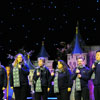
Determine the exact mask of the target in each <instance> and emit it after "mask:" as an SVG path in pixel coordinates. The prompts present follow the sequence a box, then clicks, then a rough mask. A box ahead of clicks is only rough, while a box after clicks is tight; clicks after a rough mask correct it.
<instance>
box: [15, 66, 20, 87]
mask: <svg viewBox="0 0 100 100" xmlns="http://www.w3.org/2000/svg"><path fill="white" fill-rule="evenodd" d="M13 84H14V87H20V78H19V68H18V65H17V66H16V67H14V68H13Z"/></svg>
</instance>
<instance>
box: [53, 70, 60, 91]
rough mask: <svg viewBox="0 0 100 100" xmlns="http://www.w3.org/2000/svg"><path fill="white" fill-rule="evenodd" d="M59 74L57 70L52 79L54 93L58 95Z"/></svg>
mask: <svg viewBox="0 0 100 100" xmlns="http://www.w3.org/2000/svg"><path fill="white" fill-rule="evenodd" d="M59 72H60V73H61V72H62V71H61V70H59V69H57V70H56V73H55V78H54V93H59V87H58V74H59Z"/></svg>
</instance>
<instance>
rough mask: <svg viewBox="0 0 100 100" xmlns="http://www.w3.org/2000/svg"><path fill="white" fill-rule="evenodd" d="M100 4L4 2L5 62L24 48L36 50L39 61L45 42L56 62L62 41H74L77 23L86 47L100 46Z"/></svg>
mask: <svg viewBox="0 0 100 100" xmlns="http://www.w3.org/2000/svg"><path fill="white" fill-rule="evenodd" d="M99 4H100V2H97V1H96V0H61V1H58V0H7V1H6V0H1V1H0V60H1V62H5V60H6V58H7V54H12V55H14V52H15V51H18V50H19V49H21V48H22V47H24V48H25V50H27V51H30V50H35V53H34V54H33V55H32V56H33V58H32V59H35V57H36V55H38V53H39V51H40V47H41V41H43V40H44V41H45V48H46V49H47V51H48V53H49V55H50V56H51V59H52V58H53V57H54V54H55V53H56V48H57V47H59V42H61V41H65V42H66V43H67V44H68V43H71V42H72V40H73V38H74V36H75V26H76V22H77V20H78V21H79V28H80V34H81V36H82V38H83V40H84V41H85V42H86V44H87V45H100V42H99V37H98V36H97V34H98V33H99V31H98V28H99V25H97V24H98V23H99V22H98V23H97V19H98V18H99V17H100V15H99V14H100V6H99Z"/></svg>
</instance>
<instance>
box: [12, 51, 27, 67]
mask: <svg viewBox="0 0 100 100" xmlns="http://www.w3.org/2000/svg"><path fill="white" fill-rule="evenodd" d="M19 55H21V57H22V63H23V64H25V63H26V61H25V59H24V56H23V54H21V53H18V54H17V55H16V56H15V60H14V62H13V63H12V65H13V66H14V67H16V65H17V64H18V60H17V57H18V56H19Z"/></svg>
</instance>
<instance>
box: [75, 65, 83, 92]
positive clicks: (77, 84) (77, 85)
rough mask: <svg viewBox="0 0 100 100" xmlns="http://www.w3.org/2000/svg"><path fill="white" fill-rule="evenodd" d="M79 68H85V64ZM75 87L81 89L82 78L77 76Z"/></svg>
mask: <svg viewBox="0 0 100 100" xmlns="http://www.w3.org/2000/svg"><path fill="white" fill-rule="evenodd" d="M77 68H83V66H79V67H77ZM75 88H76V91H81V81H80V78H78V77H76V79H75Z"/></svg>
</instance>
